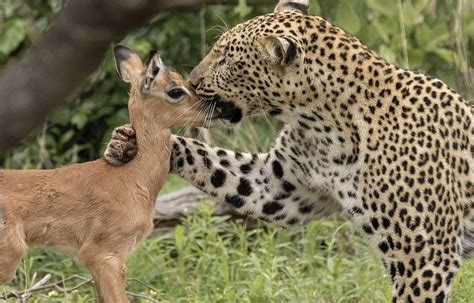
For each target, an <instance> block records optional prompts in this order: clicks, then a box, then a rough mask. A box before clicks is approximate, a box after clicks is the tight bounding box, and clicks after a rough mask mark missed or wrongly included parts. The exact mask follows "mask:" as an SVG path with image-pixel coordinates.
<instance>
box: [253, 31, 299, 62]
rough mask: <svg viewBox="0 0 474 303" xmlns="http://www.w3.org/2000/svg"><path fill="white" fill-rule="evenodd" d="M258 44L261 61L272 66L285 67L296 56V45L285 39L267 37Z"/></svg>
mask: <svg viewBox="0 0 474 303" xmlns="http://www.w3.org/2000/svg"><path fill="white" fill-rule="evenodd" d="M258 43H259V45H258V46H259V49H260V52H261V54H262V56H263V59H264V60H265V61H267V62H268V63H270V64H272V65H279V66H281V67H284V66H287V65H289V64H291V63H292V62H293V61H294V60H295V58H296V57H297V55H298V49H297V46H296V43H295V42H294V41H292V40H291V39H289V38H286V37H275V36H267V37H263V38H262V39H260V40H259V41H258Z"/></svg>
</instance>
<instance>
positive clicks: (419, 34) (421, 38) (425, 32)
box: [415, 24, 433, 47]
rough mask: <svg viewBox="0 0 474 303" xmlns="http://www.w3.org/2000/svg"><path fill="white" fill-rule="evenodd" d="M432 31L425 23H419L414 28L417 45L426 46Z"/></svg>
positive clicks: (428, 43)
mask: <svg viewBox="0 0 474 303" xmlns="http://www.w3.org/2000/svg"><path fill="white" fill-rule="evenodd" d="M432 35H433V34H432V32H431V30H430V28H429V27H428V26H427V25H426V24H421V25H420V26H419V27H417V28H416V30H415V38H416V42H417V43H418V45H419V46H421V47H423V46H427V45H430V44H431V39H432Z"/></svg>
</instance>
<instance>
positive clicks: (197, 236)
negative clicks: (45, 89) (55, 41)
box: [0, 0, 474, 302]
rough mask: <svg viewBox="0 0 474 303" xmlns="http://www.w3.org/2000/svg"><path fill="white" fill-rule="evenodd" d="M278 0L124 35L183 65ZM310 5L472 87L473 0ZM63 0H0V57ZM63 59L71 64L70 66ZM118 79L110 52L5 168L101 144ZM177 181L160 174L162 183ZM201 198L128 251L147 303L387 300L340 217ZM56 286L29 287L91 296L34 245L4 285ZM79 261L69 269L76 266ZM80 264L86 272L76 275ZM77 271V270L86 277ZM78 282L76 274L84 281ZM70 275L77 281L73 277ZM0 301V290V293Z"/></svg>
mask: <svg viewBox="0 0 474 303" xmlns="http://www.w3.org/2000/svg"><path fill="white" fill-rule="evenodd" d="M276 2H277V1H276V0H275V1H269V0H261V1H251V0H247V1H246V0H239V1H235V2H232V1H222V3H224V4H222V5H212V6H211V5H209V6H201V7H196V8H193V9H187V10H181V11H173V12H165V13H160V14H158V15H156V17H155V18H154V19H153V20H151V21H150V23H149V24H148V25H146V26H144V27H143V28H142V29H140V30H138V31H136V32H134V33H132V34H130V35H129V36H128V37H127V38H126V39H125V40H124V41H123V43H124V44H126V45H129V46H131V47H133V48H134V49H136V50H137V51H138V52H139V53H140V54H142V55H143V56H145V55H146V54H147V53H148V51H149V50H150V49H152V48H159V49H160V51H161V54H162V57H163V58H164V59H165V61H166V63H167V64H169V65H172V66H175V67H176V68H177V69H178V70H179V71H180V72H183V73H184V74H186V73H188V72H189V71H190V70H191V69H192V67H193V66H194V65H196V64H197V63H198V62H199V60H200V58H202V56H203V55H204V54H205V53H206V52H207V51H208V50H209V48H210V46H212V44H213V42H214V41H216V39H217V37H218V36H219V34H220V33H222V32H223V31H225V30H226V29H227V28H230V27H232V26H233V25H235V24H237V23H239V22H241V21H243V20H246V19H248V18H251V17H252V16H256V15H259V14H263V13H268V12H270V11H272V9H273V7H274V5H275V3H276ZM311 4H312V5H311V10H310V13H311V14H316V15H319V16H322V17H324V18H326V19H328V20H329V21H331V22H332V23H334V24H335V25H337V26H339V27H342V28H343V29H345V30H346V31H348V32H349V33H351V34H353V35H355V36H357V37H358V38H359V39H361V40H362V41H363V42H364V43H365V44H367V45H368V46H369V47H370V48H372V49H374V50H376V51H378V52H379V53H380V54H381V55H382V56H383V57H385V58H386V59H387V60H389V61H391V62H393V63H396V64H397V65H399V66H402V67H405V68H410V69H414V70H419V71H422V72H426V73H428V74H431V75H434V76H436V77H438V78H440V79H442V80H443V81H445V82H446V83H448V84H449V85H450V86H451V87H452V88H454V89H455V90H457V91H458V92H460V93H461V94H462V95H463V96H464V97H465V99H466V100H473V99H474V80H473V79H474V68H473V66H472V64H471V63H472V62H474V52H472V51H470V50H472V49H474V1H473V0H393V1H386V0H351V1H348V0H312V1H311ZM63 5H64V1H63V0H2V1H1V2H0V68H2V67H3V66H5V65H6V64H7V63H8V62H9V61H11V60H15V58H16V57H18V56H20V55H21V54H22V52H23V51H24V50H25V49H27V48H28V46H29V45H30V44H31V43H32V41H34V40H35V39H37V38H38V36H40V35H41V33H42V32H44V31H46V30H47V29H48V27H49V26H50V25H51V23H52V20H53V19H54V14H55V13H56V12H58V11H59V10H60V9H61V7H62V6H63ZM71 72H74V71H71ZM126 104H127V86H126V85H123V84H122V83H121V82H120V81H119V79H118V77H116V75H115V70H114V66H113V63H112V60H111V57H110V56H109V57H107V58H106V59H105V60H104V63H103V64H102V66H101V68H100V69H99V70H98V71H97V72H96V73H95V74H94V75H93V76H92V77H91V78H90V80H89V81H88V83H86V84H85V85H84V86H83V88H82V89H81V91H80V92H78V93H77V95H76V96H75V97H74V98H71V100H70V102H69V103H68V104H67V105H66V106H64V107H62V108H60V109H59V110H57V111H55V112H54V113H52V114H51V115H49V117H48V120H47V121H46V122H45V123H44V127H43V129H42V130H41V131H39V132H37V133H35V134H33V135H31V136H30V137H29V138H27V139H25V140H24V142H23V143H22V144H21V145H19V146H18V147H16V148H14V149H13V150H12V151H11V152H10V153H8V154H7V155H6V156H4V157H3V158H0V163H1V167H3V168H16V169H22V168H53V167H56V166H60V165H65V164H68V163H75V162H83V161H88V160H92V159H95V158H97V157H100V156H101V155H102V153H103V150H104V148H105V146H106V143H107V142H108V140H109V138H110V133H111V131H112V130H113V129H114V128H115V127H117V126H119V125H122V124H125V123H127V121H128V117H127V109H126ZM279 128H280V124H279V123H277V122H276V121H273V120H271V119H269V118H267V117H262V118H258V119H254V120H253V121H246V122H244V123H242V124H241V125H240V126H239V128H238V129H234V130H228V129H226V128H223V127H216V128H214V129H212V130H211V132H210V134H209V133H207V132H196V131H189V130H176V131H177V132H180V133H183V132H184V133H185V134H186V135H194V136H197V137H200V138H201V139H204V140H207V141H210V142H212V143H213V144H216V145H221V146H225V147H227V148H231V149H235V150H242V151H265V150H268V148H269V146H271V145H272V142H273V139H274V137H275V135H276V133H277V132H278V130H279ZM183 184H184V183H183V181H181V180H179V179H178V178H177V177H170V178H169V182H168V184H167V186H166V189H165V190H164V192H167V191H171V190H174V189H176V188H178V187H180V186H182V185H183ZM211 211H212V209H211V206H209V205H207V204H205V205H203V206H202V208H201V209H200V211H199V213H198V214H196V215H193V216H189V217H188V218H186V219H185V220H184V221H183V222H182V224H181V225H179V226H178V227H176V228H173V229H168V230H164V231H161V232H160V233H159V235H158V236H157V237H154V238H153V239H150V240H148V241H146V242H145V243H144V244H142V245H141V246H140V247H139V248H138V249H137V251H136V252H135V254H134V255H133V256H132V257H131V258H130V261H129V263H128V267H129V272H128V278H129V280H128V289H129V291H130V292H131V298H134V300H136V301H140V302H147V301H152V300H160V301H163V302H315V301H316V302H388V301H390V283H389V277H388V276H387V275H386V274H385V273H384V271H383V269H382V264H381V262H380V260H379V258H378V256H377V253H376V252H375V251H373V250H372V249H371V248H370V247H368V245H367V244H366V243H365V241H364V239H363V238H362V237H361V235H360V233H359V231H358V230H357V228H355V227H354V226H353V225H352V224H351V223H350V222H345V221H344V220H342V219H340V218H337V217H334V218H329V219H328V220H321V221H316V222H313V223H311V224H309V225H308V226H306V227H304V228H303V227H302V228H298V229H294V230H282V229H279V228H275V227H272V226H267V225H262V228H259V229H255V230H250V231H247V230H245V227H244V225H243V224H241V223H242V222H233V223H228V222H224V221H225V218H214V217H212V216H211ZM48 273H49V274H52V276H53V278H52V279H53V280H54V281H61V280H64V283H60V284H57V285H60V286H64V287H65V288H66V290H63V289H62V288H54V287H51V288H47V289H45V290H43V291H37V292H34V293H33V294H32V296H31V297H30V300H31V301H32V302H90V301H93V298H94V291H93V288H92V286H91V284H90V283H88V282H87V281H88V280H87V279H88V276H87V273H86V272H85V271H84V269H83V268H81V267H80V266H78V265H77V264H76V263H75V262H74V261H73V260H72V259H71V258H68V257H63V256H61V255H57V254H54V253H51V252H46V251H43V250H40V249H33V250H32V251H31V252H30V253H29V254H28V256H27V257H26V258H25V259H24V260H23V262H22V265H21V267H20V269H19V271H18V274H17V278H15V280H14V281H12V283H10V284H8V285H4V286H0V297H1V294H2V293H8V292H12V291H13V292H15V291H18V292H21V291H22V290H24V289H28V288H29V287H31V285H33V284H34V283H35V282H37V281H38V280H39V279H41V278H42V277H43V276H45V275H46V274H48ZM75 274H78V275H79V276H74V275H75ZM84 277H85V278H84ZM84 279H86V280H84ZM83 282H85V283H83ZM76 286H77V287H76ZM473 298H474V260H471V261H468V262H466V263H465V264H464V265H463V267H462V271H461V274H459V275H458V276H457V277H456V280H455V284H454V292H453V299H452V301H453V302H472V300H473ZM0 301H1V299H0Z"/></svg>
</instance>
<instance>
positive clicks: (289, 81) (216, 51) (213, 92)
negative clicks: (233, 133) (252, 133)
mask: <svg viewBox="0 0 474 303" xmlns="http://www.w3.org/2000/svg"><path fill="white" fill-rule="evenodd" d="M300 8H301V7H300ZM287 9H288V8H285V9H281V10H282V11H278V10H279V8H278V7H277V9H276V10H277V12H275V13H272V14H267V15H263V16H259V17H256V18H254V19H251V20H249V21H247V22H244V23H241V24H239V25H237V26H236V27H234V28H233V29H231V30H229V31H228V32H226V33H224V34H223V35H222V36H221V37H220V38H219V40H218V41H217V42H216V43H215V45H214V46H213V48H212V49H211V51H210V52H209V53H208V55H207V56H206V57H205V58H204V59H203V60H202V61H201V62H200V63H199V65H198V66H196V67H195V68H194V70H193V71H192V72H191V75H190V80H191V83H192V85H193V86H194V87H195V88H196V92H197V94H198V95H199V96H200V97H201V98H202V99H204V100H207V101H208V102H211V103H215V105H216V110H217V111H218V112H219V118H221V119H227V120H229V121H230V122H232V123H237V122H239V121H240V120H241V119H242V117H243V116H248V115H253V114H257V113H268V114H270V115H284V114H286V113H291V111H292V110H293V108H294V107H295V106H297V104H296V103H298V102H301V101H302V100H301V99H302V96H303V95H304V91H305V90H306V89H307V88H306V87H307V84H306V83H307V81H306V79H304V78H305V77H306V76H305V73H306V72H305V66H304V64H303V63H304V62H303V61H304V60H305V55H304V39H305V37H304V35H303V32H302V30H301V29H299V28H301V27H304V26H305V22H306V21H307V20H306V18H307V16H306V15H305V14H304V13H303V12H302V11H300V10H297V9H296V10H295V8H294V7H293V9H291V10H287Z"/></svg>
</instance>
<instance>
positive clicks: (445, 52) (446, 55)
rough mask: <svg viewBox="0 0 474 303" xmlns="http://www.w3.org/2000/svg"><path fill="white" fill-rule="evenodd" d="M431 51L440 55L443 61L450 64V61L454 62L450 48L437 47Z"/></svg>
mask: <svg viewBox="0 0 474 303" xmlns="http://www.w3.org/2000/svg"><path fill="white" fill-rule="evenodd" d="M433 52H434V53H435V54H436V55H437V56H438V57H440V58H441V59H443V61H445V62H446V63H450V64H452V63H453V62H454V54H453V51H452V50H450V49H446V48H437V49H435V50H433Z"/></svg>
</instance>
